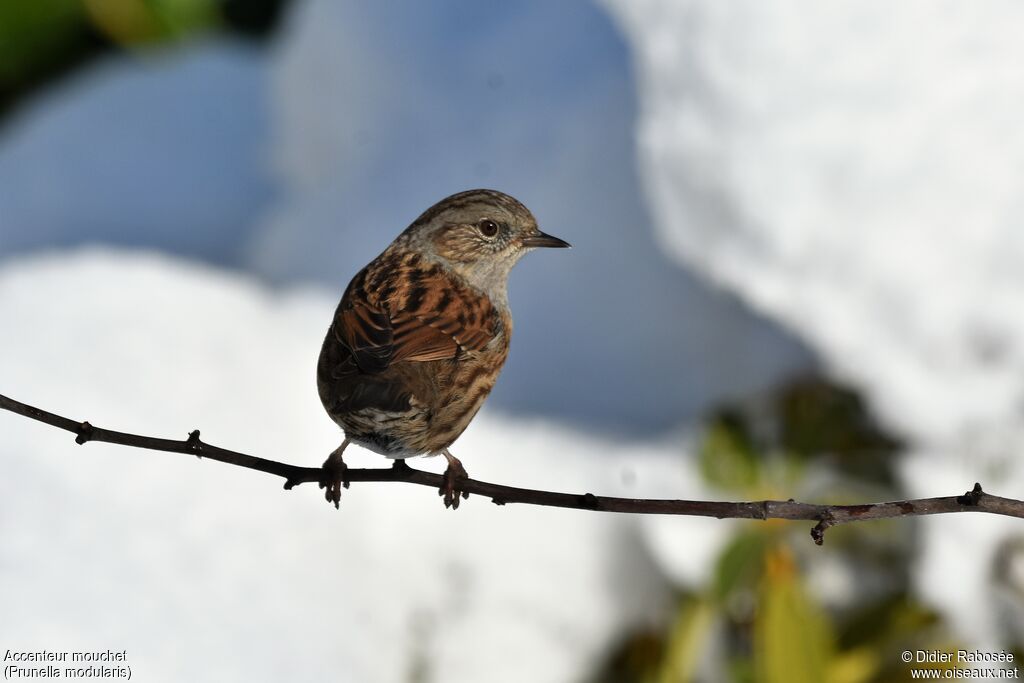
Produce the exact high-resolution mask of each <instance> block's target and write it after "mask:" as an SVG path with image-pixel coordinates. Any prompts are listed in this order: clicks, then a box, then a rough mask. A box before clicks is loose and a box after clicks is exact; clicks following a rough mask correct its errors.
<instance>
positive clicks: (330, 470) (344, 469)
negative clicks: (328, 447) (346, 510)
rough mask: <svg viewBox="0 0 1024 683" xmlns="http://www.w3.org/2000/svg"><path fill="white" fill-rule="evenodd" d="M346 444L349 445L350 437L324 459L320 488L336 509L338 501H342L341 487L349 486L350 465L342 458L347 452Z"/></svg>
mask: <svg viewBox="0 0 1024 683" xmlns="http://www.w3.org/2000/svg"><path fill="white" fill-rule="evenodd" d="M345 446H348V439H346V440H345V441H344V442H343V443H342V444H341V445H340V446H338V448H337V450H335V451H334V452H333V453H331V454H330V455H329V456H327V460H324V464H323V466H322V468H323V476H322V478H321V479H320V488H322V489H325V490H324V499H326V500H327V502H328V503H334V509H335V510H337V509H338V503H339V502H340V501H341V489H342V487H344V488H348V485H349V481H348V465H346V464H345V461H344V460H342V458H341V454H342V453H344V452H345Z"/></svg>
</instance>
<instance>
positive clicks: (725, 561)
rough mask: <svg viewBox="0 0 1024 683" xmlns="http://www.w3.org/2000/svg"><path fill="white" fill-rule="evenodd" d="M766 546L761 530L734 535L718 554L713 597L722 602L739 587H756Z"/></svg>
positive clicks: (765, 537) (763, 533)
mask: <svg viewBox="0 0 1024 683" xmlns="http://www.w3.org/2000/svg"><path fill="white" fill-rule="evenodd" d="M767 549H768V537H767V535H766V534H765V530H764V529H753V530H751V531H748V532H744V533H741V534H739V535H738V536H736V537H735V538H733V539H732V541H730V542H729V544H728V545H727V546H726V547H725V550H724V551H722V554H721V555H719V557H718V563H717V565H716V567H715V574H714V579H713V581H714V585H713V587H712V596H713V597H714V599H715V600H716V601H718V602H724V601H725V600H726V599H727V598H728V597H729V595H731V594H732V593H733V592H735V591H736V590H738V589H740V588H750V589H755V588H756V587H757V582H758V580H759V579H760V578H761V570H762V567H763V566H764V554H765V551H766V550H767Z"/></svg>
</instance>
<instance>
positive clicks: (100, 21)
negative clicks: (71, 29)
mask: <svg viewBox="0 0 1024 683" xmlns="http://www.w3.org/2000/svg"><path fill="white" fill-rule="evenodd" d="M83 2H84V4H85V7H86V9H87V10H88V12H89V17H90V18H91V19H92V22H93V23H94V24H95V25H96V26H97V27H98V28H99V29H100V30H101V31H103V33H104V34H106V35H107V36H108V37H109V38H110V39H111V40H113V41H114V42H116V43H119V44H121V45H129V46H130V45H145V44H147V43H155V42H164V41H168V40H176V39H179V38H181V37H183V36H185V35H187V34H189V33H193V32H195V31H197V30H202V29H206V28H209V27H212V26H214V25H215V24H216V23H217V20H218V19H219V13H218V11H217V5H216V2H215V1H214V0H83Z"/></svg>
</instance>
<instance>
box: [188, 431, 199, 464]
mask: <svg viewBox="0 0 1024 683" xmlns="http://www.w3.org/2000/svg"><path fill="white" fill-rule="evenodd" d="M185 445H186V446H188V447H189V449H190V450H191V451H192V452H193V453H195V454H196V457H197V458H202V457H203V442H202V441H200V440H199V430H198V429H196V430H193V431H191V432H189V433H188V440H187V441H186V442H185Z"/></svg>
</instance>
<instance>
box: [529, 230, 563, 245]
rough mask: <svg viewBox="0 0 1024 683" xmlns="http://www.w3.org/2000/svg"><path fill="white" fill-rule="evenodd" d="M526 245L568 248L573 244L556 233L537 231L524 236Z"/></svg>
mask: <svg viewBox="0 0 1024 683" xmlns="http://www.w3.org/2000/svg"><path fill="white" fill-rule="evenodd" d="M523 246H524V247H552V248H556V249H567V248H569V247H571V246H572V245H571V244H569V243H568V242H566V241H565V240H561V239H558V238H557V237H555V236H554V235H548V234H547V233H543V232H539V231H538V232H537V234H536V235H528V236H526V237H524V238H523Z"/></svg>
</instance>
